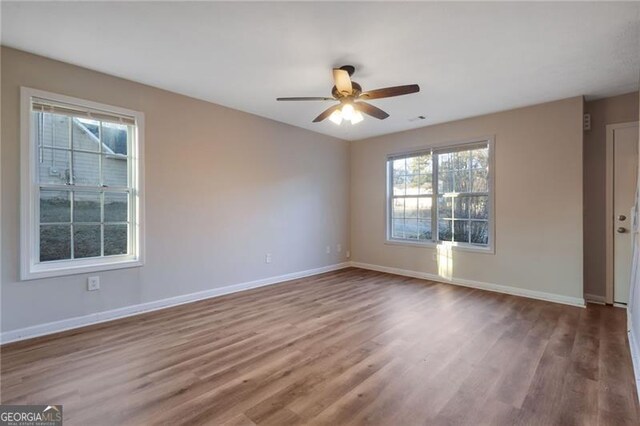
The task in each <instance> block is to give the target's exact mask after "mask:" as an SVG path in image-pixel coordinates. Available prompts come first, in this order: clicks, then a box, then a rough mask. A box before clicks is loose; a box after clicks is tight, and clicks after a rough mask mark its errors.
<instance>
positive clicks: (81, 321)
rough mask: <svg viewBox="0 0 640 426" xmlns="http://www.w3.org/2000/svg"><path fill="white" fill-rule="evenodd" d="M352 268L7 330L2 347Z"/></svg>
mask: <svg viewBox="0 0 640 426" xmlns="http://www.w3.org/2000/svg"><path fill="white" fill-rule="evenodd" d="M349 266H351V264H350V262H343V263H337V264H335V265H329V266H323V267H321V268H315V269H308V270H306V271H300V272H293V273H290V274H284V275H278V276H275V277H269V278H263V279H260V280H255V281H249V282H245V283H240V284H234V285H230V286H226V287H220V288H213V289H211V290H205V291H199V292H197V293H190V294H184V295H181V296H175V297H170V298H167V299H161V300H155V301H153V302H146V303H140V304H138V305H132V306H125V307H123V308H117V309H111V310H109V311H102V312H96V313H93V314H89V315H83V316H81V317H74V318H69V319H65V320H61V321H55V322H49V323H45V324H38V325H34V326H31V327H25V328H20V329H17V330H10V331H5V332H4V333H1V334H0V344H5V343H10V342H17V341H19V340H26V339H31V338H34V337H39V336H45V335H47V334H53V333H58V332H61V331H66V330H71V329H74V328H79V327H86V326H88V325H93V324H99V323H101V322H106V321H111V320H115V319H119V318H126V317H130V316H133V315H139V314H142V313H145V312H151V311H157V310H159V309H165V308H169V307H172V306H177V305H182V304H185V303H190V302H195V301H198V300H203V299H209V298H212V297H217V296H223V295H225V294H230V293H236V292H239V291H244V290H250V289H253V288H258V287H264V286H268V285H272V284H278V283H281V282H285V281H291V280H295V279H299V278H304V277H309V276H312V275H318V274H323V273H325V272H331V271H337V270H339V269H344V268H348V267H349Z"/></svg>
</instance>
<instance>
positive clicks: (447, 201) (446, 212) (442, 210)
mask: <svg viewBox="0 0 640 426" xmlns="http://www.w3.org/2000/svg"><path fill="white" fill-rule="evenodd" d="M452 200H453V198H451V197H438V217H441V218H452V217H453V211H452V208H451V205H452Z"/></svg>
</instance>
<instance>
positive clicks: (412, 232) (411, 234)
mask: <svg viewBox="0 0 640 426" xmlns="http://www.w3.org/2000/svg"><path fill="white" fill-rule="evenodd" d="M404 238H405V239H408V240H417V239H418V220H417V219H406V220H405V221H404Z"/></svg>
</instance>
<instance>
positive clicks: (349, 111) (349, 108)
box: [342, 104, 355, 121]
mask: <svg viewBox="0 0 640 426" xmlns="http://www.w3.org/2000/svg"><path fill="white" fill-rule="evenodd" d="M354 111H355V109H354V108H353V105H351V104H344V106H343V107H342V118H344V119H345V120H348V121H351V117H353V113H354Z"/></svg>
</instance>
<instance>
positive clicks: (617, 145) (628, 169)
mask: <svg viewBox="0 0 640 426" xmlns="http://www.w3.org/2000/svg"><path fill="white" fill-rule="evenodd" d="M612 131H613V215H614V217H613V227H614V230H613V301H614V302H615V303H624V304H626V303H627V302H628V301H629V280H630V276H631V245H632V235H631V209H632V208H633V204H634V201H635V200H634V198H635V190H636V181H637V178H636V174H637V170H638V124H637V123H634V124H630V125H623V126H620V127H618V126H615V127H613V128H612Z"/></svg>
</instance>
